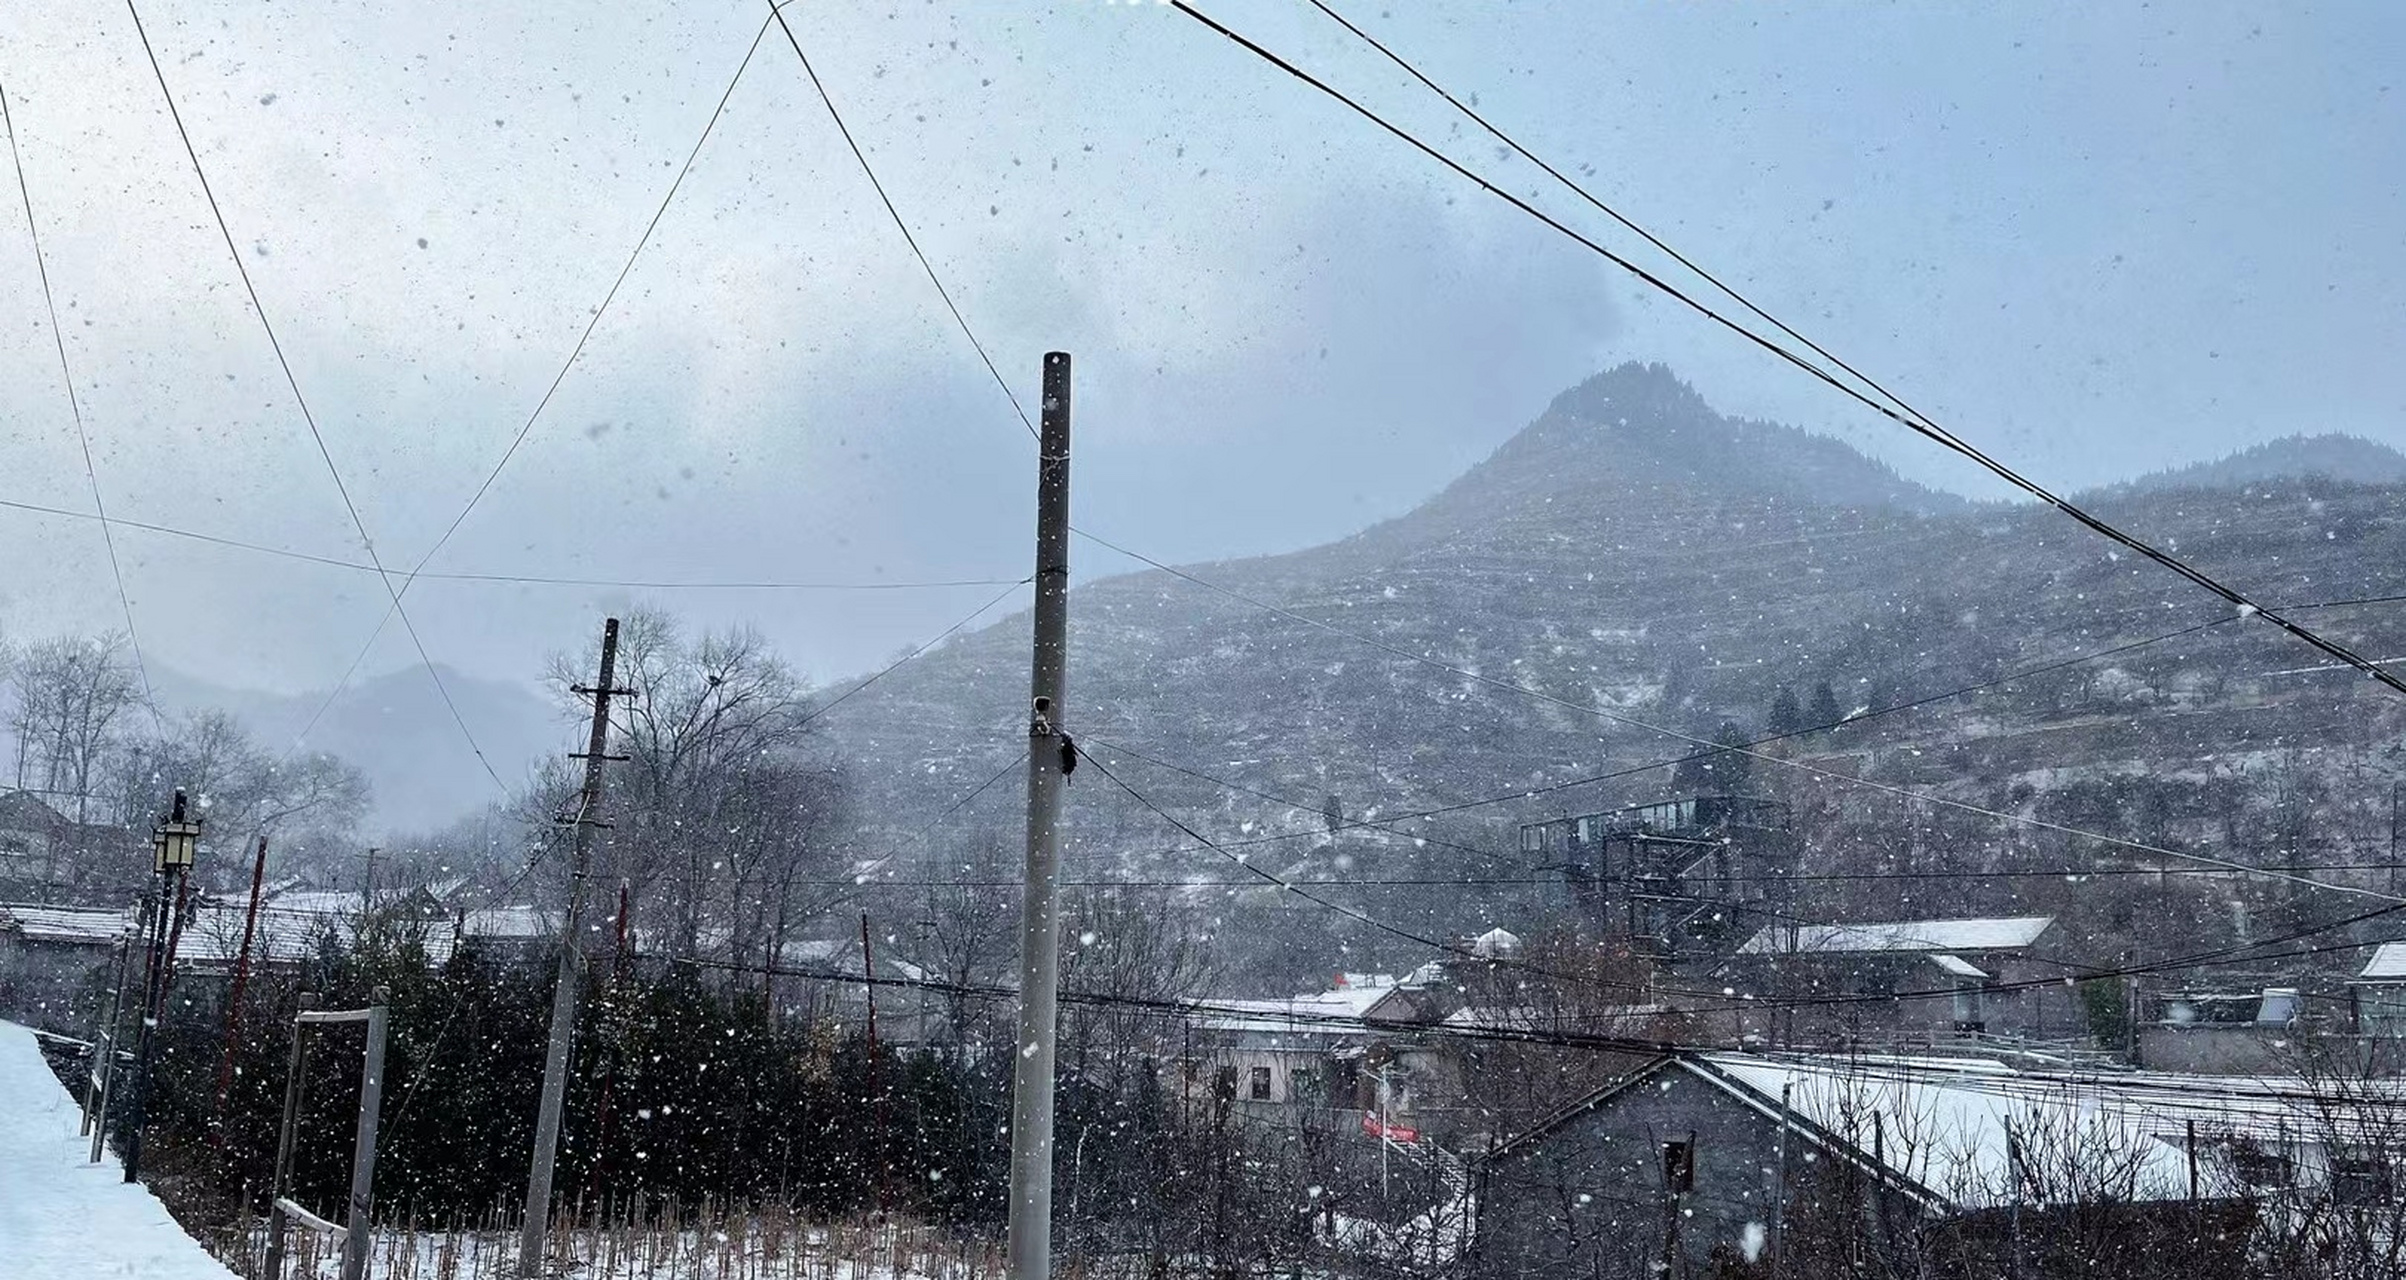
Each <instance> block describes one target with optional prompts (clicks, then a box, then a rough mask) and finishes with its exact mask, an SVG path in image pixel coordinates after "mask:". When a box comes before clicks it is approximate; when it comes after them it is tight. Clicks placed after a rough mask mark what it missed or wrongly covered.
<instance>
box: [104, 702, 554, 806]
mask: <svg viewBox="0 0 2406 1280" xmlns="http://www.w3.org/2000/svg"><path fill="white" fill-rule="evenodd" d="M441 670H442V673H443V683H444V685H445V687H447V688H448V689H449V690H450V691H451V696H452V698H453V700H454V701H456V702H457V703H458V704H459V708H460V714H461V716H462V717H463V718H464V719H466V720H467V722H468V727H469V729H470V731H472V732H473V733H474V734H475V735H476V742H477V745H478V746H479V747H481V748H483V750H484V754H485V757H486V759H488V760H490V761H491V762H492V765H493V769H494V771H495V772H497V773H499V774H500V775H501V778H502V781H503V782H506V783H509V784H510V785H512V786H515V785H517V784H518V783H519V782H521V781H522V780H524V778H525V776H526V771H527V768H528V767H529V765H531V764H532V763H533V762H534V761H535V760H537V759H538V758H540V757H541V756H542V755H543V754H544V753H546V752H553V751H560V750H565V749H567V748H566V747H564V746H563V744H565V743H568V742H570V741H572V740H573V733H572V731H570V730H569V729H566V728H563V727H562V726H561V725H560V724H559V723H558V721H557V720H556V718H555V716H554V714H553V710H552V708H551V707H550V706H549V705H548V704H546V703H545V702H544V701H543V700H542V699H541V698H540V697H538V696H536V695H535V694H533V693H531V692H529V691H528V690H526V689H525V688H523V687H522V686H519V685H515V684H510V683H507V682H504V681H499V680H484V679H479V678H478V677H475V676H471V675H467V674H465V673H463V672H460V671H456V670H453V669H452V668H450V667H443V668H441ZM151 675H152V682H153V687H154V688H155V689H156V690H157V693H158V696H159V700H160V702H161V703H162V704H163V705H164V706H165V707H166V708H167V709H168V710H169V711H170V712H183V711H191V710H196V709H199V708H202V707H216V708H221V709H223V710H226V711H229V712H231V713H233V714H234V715H235V716H236V717H237V718H239V719H240V720H241V721H242V722H243V723H244V724H245V725H247V726H248V727H249V728H250V729H251V731H252V732H253V733H256V734H257V735H258V736H259V738H260V740H261V741H263V742H265V743H268V744H270V745H271V746H273V747H275V748H276V749H278V750H281V749H283V748H284V747H285V746H287V745H289V744H290V743H291V741H292V738H293V735H294V734H297V733H299V732H300V731H301V729H302V727H303V726H304V725H306V724H307V723H308V722H309V717H310V714H311V713H312V712H314V711H316V710H317V708H318V704H319V703H320V702H322V701H323V700H324V698H325V694H324V693H323V692H313V693H309V694H303V695H298V696H293V695H285V694H274V693H262V692H259V691H257V690H249V689H233V688H228V687H226V686H223V685H216V684H211V683H209V682H208V681H205V680H202V679H199V678H197V677H193V676H188V675H185V674H183V673H182V672H178V671H174V670H170V669H163V668H153V670H152V673H151ZM309 745H310V746H311V747H313V748H315V749H318V750H322V751H330V752H332V753H334V754H335V755H338V756H341V757H343V758H344V759H346V760H349V761H350V762H351V763H353V764H355V765H357V766H359V767H360V769H362V770H363V771H365V772H366V774H367V776H368V780H369V783H370V784H371V786H372V787H373V788H374V801H375V807H374V809H373V810H372V811H371V813H370V814H369V817H368V821H367V824H366V825H367V829H368V831H369V832H370V833H377V832H384V831H395V830H401V831H425V830H430V829H432V828H435V827H439V826H441V825H443V824H444V823H447V822H449V821H451V820H453V819H455V818H460V817H464V816H466V815H468V814H470V813H473V812H475V811H476V810H478V809H480V808H482V807H483V806H485V805H486V804H489V803H491V802H492V801H493V800H496V799H498V798H500V793H499V792H498V791H496V790H495V789H494V786H493V780H492V779H491V778H490V777H487V776H486V774H485V771H484V769H483V768H482V767H480V766H479V765H478V764H477V763H476V758H475V757H474V756H472V755H470V754H469V753H468V752H467V751H466V750H465V749H464V748H463V745H462V743H461V741H460V731H459V726H458V725H457V724H455V723H453V721H452V719H451V713H450V711H448V710H446V709H445V708H444V706H443V700H442V697H441V695H440V694H438V693H437V692H436V691H435V687H434V683H433V681H431V680H430V679H428V678H427V674H426V672H425V670H424V669H423V668H418V667H411V668H407V669H404V670H401V671H394V672H389V673H387V674H384V675H380V676H371V677H368V678H366V679H363V680H359V681H356V682H354V683H353V684H352V686H351V687H350V688H349V689H346V690H345V691H344V692H343V695H342V696H341V697H340V698H338V699H336V700H335V703H334V705H333V706H331V707H329V708H327V710H326V714H325V715H324V716H323V717H322V718H320V719H319V721H318V723H317V727H316V728H315V729H313V730H311V731H310V735H309Z"/></svg>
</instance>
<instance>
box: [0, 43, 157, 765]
mask: <svg viewBox="0 0 2406 1280" xmlns="http://www.w3.org/2000/svg"><path fill="white" fill-rule="evenodd" d="M0 128H4V129H6V130H7V131H8V158H9V160H10V162H11V163H12V164H14V165H15V167H16V171H17V194H18V196H20V197H21V198H22V199H23V200H24V203H25V234H26V235H27V236H28V237H29V238H30V239H31V240H32V242H33V268H34V274H35V275H36V276H37V277H38V278H39V279H40V280H41V282H42V307H43V309H44V310H45V311H47V312H48V313H49V316H50V340H51V343H52V344H53V345H54V346H56V347H57V348H58V374H59V381H60V383H61V384H62V385H64V386H65V387H66V388H67V410H68V412H69V413H70V414H71V415H73V417H74V419H75V440H76V443H77V444H79V445H81V446H83V454H84V479H85V480H86V481H88V482H90V484H91V486H92V511H93V513H94V516H95V518H97V519H98V520H99V521H100V541H101V545H102V546H104V547H106V548H108V554H109V577H110V578H111V579H113V580H115V582H116V583H117V605H118V607H119V608H120V609H122V610H124V611H125V642H126V645H127V647H129V648H131V649H132V650H133V651H134V672H135V674H137V675H139V676H140V677H141V678H142V705H143V707H144V709H146V710H148V711H149V712H150V727H151V728H152V730H154V731H155V732H157V733H158V735H159V736H160V737H161V738H164V737H166V736H167V724H166V721H165V720H164V719H162V718H161V716H160V713H159V699H158V696H157V695H156V694H154V693H152V692H151V687H150V664H149V663H147V662H145V661H143V658H142V636H141V633H140V632H138V631H136V630H135V628H134V601H133V597H132V596H131V595H129V594H128V593H127V592H126V589H125V569H124V567H123V566H122V565H120V564H119V563H118V562H117V535H116V534H115V533H114V532H112V531H111V530H110V528H109V508H108V504H107V503H106V502H104V501H102V500H101V496H100V472H99V469H98V468H96V467H94V466H93V465H92V433H91V431H90V430H89V429H88V428H86V427H85V425H84V407H83V400H82V398H81V397H79V396H77V395H76V394H75V370H74V368H73V367H72V366H70V365H69V364H68V362H67V333H66V331H65V330H64V329H61V328H59V323H58V299H57V297H56V296H55V295H54V294H53V293H52V292H51V289H50V263H49V261H48V259H47V258H46V257H45V256H44V255H43V253H42V228H41V223H40V222H39V220H37V219H36V218H35V217H34V213H33V187H32V186H31V185H30V184H28V183H27V182H26V180H25V154H24V152H23V151H22V150H21V149H20V148H19V147H18V145H17V121H16V117H15V116H13V115H11V114H10V112H9V109H8V89H7V87H6V86H5V85H0Z"/></svg>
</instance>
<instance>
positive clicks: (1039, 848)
mask: <svg viewBox="0 0 2406 1280" xmlns="http://www.w3.org/2000/svg"><path fill="white" fill-rule="evenodd" d="M1043 413H1044V417H1043V424H1044V425H1043V431H1042V432H1041V434H1040V435H1039V437H1038V440H1037V447H1036V453H1037V459H1036V648H1035V660H1034V663H1033V667H1034V671H1033V679H1032V681H1031V684H1032V687H1033V690H1034V697H1033V699H1032V701H1031V704H1030V709H1029V716H1028V858H1027V892H1026V896H1025V898H1024V899H1023V901H1022V902H1021V905H1020V913H1019V1039H1018V1041H1017V1043H1018V1045H1019V1054H1018V1057H1017V1059H1016V1061H1015V1063H1014V1065H1013V1067H1012V1070H1011V1206H1010V1215H1009V1221H1008V1227H1007V1231H1006V1236H1005V1239H1006V1242H1005V1254H1006V1256H1007V1259H1008V1262H1009V1268H1010V1280H1051V1276H1052V1266H1053V1055H1054V1048H1055V1046H1054V1033H1055V1032H1056V1031H1057V1030H1058V1029H1059V1027H1058V1021H1059V1020H1058V1012H1059V1005H1060V997H1061V912H1060V898H1061V884H1060V881H1061V874H1060V872H1061V784H1062V782H1063V780H1064V776H1065V774H1066V772H1067V768H1066V766H1067V765H1068V760H1067V758H1066V752H1067V751H1068V749H1069V747H1068V744H1069V737H1068V735H1066V734H1064V733H1062V732H1061V726H1062V723H1063V717H1064V715H1065V714H1066V707H1065V706H1064V703H1063V698H1064V695H1065V691H1066V687H1067V684H1068V668H1069V353H1068V352H1066V351H1053V352H1047V353H1046V354H1045V357H1044V410H1043Z"/></svg>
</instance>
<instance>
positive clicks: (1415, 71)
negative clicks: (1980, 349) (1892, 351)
mask: <svg viewBox="0 0 2406 1280" xmlns="http://www.w3.org/2000/svg"><path fill="white" fill-rule="evenodd" d="M1311 3H1312V7H1313V8H1315V9H1318V10H1319V11H1320V12H1321V13H1323V14H1326V15H1327V16H1328V17H1330V18H1332V19H1334V20H1335V21H1336V23H1337V25H1339V26H1341V27H1343V28H1345V29H1346V30H1347V31H1350V32H1352V33H1353V34H1354V35H1355V36H1356V37H1358V38H1359V39H1361V40H1362V41H1363V42H1364V43H1366V44H1368V45H1369V46H1370V47H1371V48H1373V49H1376V50H1378V51H1379V52H1380V53H1381V54H1384V55H1385V56H1386V58H1387V60H1388V61H1389V62H1392V63H1394V64H1395V65H1396V66H1398V67H1401V68H1402V69H1403V70H1404V71H1405V73H1406V74H1408V75H1410V76H1411V77H1412V78H1413V79H1414V80H1417V81H1419V82H1420V83H1421V84H1422V85H1423V86H1425V87H1426V88H1427V89H1428V90H1429V91H1430V92H1431V93H1434V94H1436V95H1437V96H1438V97H1440V98H1443V99H1445V101H1446V103H1447V104H1448V105H1450V106H1452V107H1453V108H1454V110H1456V111H1459V112H1461V113H1462V114H1463V115H1465V116H1468V117H1470V119H1471V120H1472V121H1473V122H1474V123H1476V124H1477V125H1478V126H1479V127H1480V128H1482V129H1485V130H1486V131H1487V133H1488V135H1489V136H1491V137H1493V138H1494V139H1495V140H1496V141H1498V142H1501V143H1503V144H1504V145H1505V146H1507V147H1510V148H1511V149H1512V150H1513V151H1514V152H1516V153H1518V154H1519V155H1520V157H1521V158H1522V159H1524V160H1527V161H1528V162H1529V163H1531V164H1534V165H1536V166H1537V167H1538V168H1540V169H1543V170H1545V172H1546V175H1547V176H1548V177H1550V178H1552V179H1554V181H1556V182H1559V183H1561V184H1562V185H1563V186H1565V187H1568V188H1570V190H1571V191H1572V192H1573V193H1574V194H1576V195H1577V196H1578V197H1579V198H1580V199H1582V200H1585V201H1587V203H1588V204H1590V205H1593V206H1594V207H1595V208H1596V209H1597V210H1598V211H1600V212H1602V213H1603V214H1604V215H1605V216H1606V217H1609V218H1611V219H1612V220H1613V221H1615V222H1617V223H1620V224H1621V225H1622V226H1623V227H1626V228H1628V229H1629V230H1630V231H1633V232H1635V233H1637V235H1638V236H1640V237H1641V238H1643V239H1644V240H1645V242H1646V243H1648V244H1650V245H1653V246H1654V247H1655V248H1657V249H1659V250H1661V251H1662V252H1663V253H1665V254H1668V255H1669V256H1670V258H1671V260H1672V261H1674V262H1677V263H1678V264H1679V265H1681V266H1683V267H1686V268H1687V269H1688V270H1690V271H1693V272H1695V273H1696V274H1697V275H1698V276H1700V277H1702V278H1703V279H1704V281H1705V282H1706V283H1707V284H1710V285H1712V286H1713V287H1714V288H1716V289H1719V290H1720V291H1721V292H1723V293H1725V294H1727V295H1729V297H1730V298H1731V299H1733V300H1734V301H1736V302H1737V304H1738V305H1739V306H1742V307H1744V308H1746V309H1747V310H1748V311H1750V312H1753V313H1754V315H1755V316H1756V317H1757V318H1758V319H1761V320H1763V321H1765V322H1766V323H1768V324H1770V325H1772V326H1773V327H1774V328H1777V329H1778V330H1779V331H1780V332H1781V333H1784V334H1786V335H1788V336H1789V337H1790V338H1793V339H1795V340H1796V341H1798V342H1801V343H1803V344H1804V345H1805V346H1807V347H1809V348H1811V349H1812V351H1813V353H1814V354H1815V355H1818V356H1820V357H1821V358H1822V359H1824V360H1827V361H1829V362H1830V363H1831V364H1834V365H1836V366H1837V367H1839V368H1840V369H1843V370H1845V371H1846V372H1847V373H1849V374H1851V375H1853V376H1854V378H1855V379H1856V380H1857V381H1859V382H1861V383H1863V385H1865V386H1867V387H1870V388H1871V389H1872V390H1874V391H1877V392H1878V393H1879V394H1880V395H1882V396H1884V397H1886V398H1887V399H1888V400H1889V401H1891V402H1893V403H1894V404H1895V405H1896V406H1897V407H1899V408H1901V409H1904V410H1905V411H1906V412H1908V413H1913V414H1914V415H1915V416H1917V417H1918V416H1920V414H1919V412H1918V411H1916V410H1914V409H1913V407H1912V406H1911V405H1908V404H1906V403H1905V402H1904V401H1903V400H1900V399H1898V398H1897V397H1896V396H1895V395H1894V394H1893V393H1891V392H1890V391H1889V390H1888V389H1887V388H1886V387H1883V386H1881V385H1880V384H1879V383H1878V382H1875V381H1873V380H1872V379H1871V378H1870V377H1869V376H1867V375H1866V374H1864V373H1862V372H1861V371H1860V370H1857V369H1856V368H1855V367H1854V366H1853V365H1850V364H1848V363H1847V362H1846V361H1844V360H1841V359H1839V358H1838V357H1837V356H1836V355H1833V354H1831V352H1830V351H1829V350H1828V349H1827V348H1825V347H1823V346H1822V345H1821V344H1820V343H1818V342H1815V341H1813V340H1812V339H1811V338H1808V337H1806V336H1805V335H1803V334H1801V333H1798V332H1797V331H1796V330H1794V329H1792V328H1789V327H1788V324H1787V322H1786V321H1784V320H1781V319H1780V318H1779V317H1778V316H1775V315H1772V314H1771V313H1770V312H1768V311H1765V310H1763V309H1762V308H1761V307H1759V306H1756V305H1755V302H1754V300H1753V299H1752V298H1749V297H1747V296H1746V295H1745V294H1743V293H1740V292H1738V290H1737V289H1736V288H1735V287H1734V286H1732V285H1730V284H1729V283H1727V282H1726V281H1724V280H1722V279H1721V277H1719V276H1716V275H1714V274H1713V273H1712V272H1710V271H1707V270H1705V268H1704V267H1703V265H1702V264H1700V263H1698V262H1696V261H1694V260H1693V259H1690V258H1689V257H1688V256H1687V255H1686V254H1683V253H1681V252H1680V251H1679V250H1677V249H1674V248H1672V247H1671V246H1670V245H1668V244H1666V243H1664V242H1663V240H1662V239H1661V238H1660V237H1658V236H1656V235H1655V234H1654V233H1653V232H1651V231H1648V230H1646V229H1645V228H1644V227H1641V226H1639V225H1638V224H1637V223H1635V222H1633V221H1631V220H1630V219H1629V218H1628V217H1626V216H1624V215H1623V214H1622V213H1621V211H1620V210H1618V209H1615V208H1613V207H1612V206H1611V205H1609V204H1606V203H1604V201H1602V200H1600V199H1598V198H1597V197H1596V196H1595V195H1594V194H1592V193H1590V192H1589V191H1588V189H1587V188H1585V187H1583V186H1581V185H1579V184H1578V183H1576V182H1574V181H1572V180H1571V179H1570V177H1569V175H1567V174H1565V173H1563V172H1562V171H1561V170H1560V169H1557V168H1555V167H1554V166H1553V165H1551V164H1548V163H1547V162H1546V161H1545V160H1544V159H1542V158H1540V157H1539V156H1538V155H1537V154H1536V153H1535V152H1533V151H1531V150H1529V149H1528V148H1527V147H1524V146H1522V145H1521V144H1520V142H1519V140H1517V139H1515V138H1514V137H1512V135H1510V134H1508V133H1505V132H1504V131H1503V130H1502V129H1499V128H1497V127H1496V126H1495V125H1494V124H1492V123H1489V121H1488V119H1487V117H1485V116H1483V115H1480V114H1479V113H1478V111H1477V110H1476V109H1475V108H1473V107H1471V106H1470V105H1469V104H1468V103H1465V102H1463V101H1462V100H1461V99H1460V98H1457V97H1455V96H1454V95H1453V94H1452V93H1450V92H1448V91H1447V90H1446V89H1445V88H1444V86H1442V85H1440V84H1438V83H1437V82H1436V81H1434V80H1431V79H1429V78H1428V77H1427V76H1426V75H1423V74H1422V73H1421V70H1420V68H1418V67H1416V66H1413V65H1412V64H1411V63H1410V62H1408V61H1406V60H1405V59H1404V57H1403V55H1401V54H1399V53H1397V52H1395V51H1394V50H1393V49H1391V48H1388V47H1387V46H1386V45H1385V44H1383V43H1381V42H1380V41H1379V39H1378V37H1376V36H1373V35H1371V34H1370V33H1369V32H1367V31H1364V30H1362V29H1361V28H1360V27H1358V26H1355V25H1354V24H1353V22H1352V21H1351V20H1349V19H1348V18H1346V16H1345V15H1344V14H1341V13H1339V12H1337V11H1336V10H1335V9H1333V8H1330V7H1329V5H1328V4H1327V0H1311Z"/></svg>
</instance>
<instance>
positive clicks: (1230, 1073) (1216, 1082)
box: [1211, 1067, 1236, 1100]
mask: <svg viewBox="0 0 2406 1280" xmlns="http://www.w3.org/2000/svg"><path fill="white" fill-rule="evenodd" d="M1211 1094H1212V1096H1213V1097H1215V1098H1220V1099H1223V1100H1225V1099H1228V1098H1233V1097H1235V1096H1236V1068H1235V1067H1222V1068H1220V1069H1219V1070H1217V1071H1215V1072H1213V1073H1212V1074H1211Z"/></svg>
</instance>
